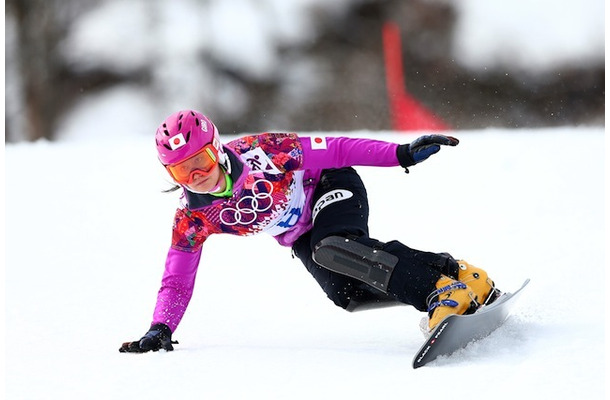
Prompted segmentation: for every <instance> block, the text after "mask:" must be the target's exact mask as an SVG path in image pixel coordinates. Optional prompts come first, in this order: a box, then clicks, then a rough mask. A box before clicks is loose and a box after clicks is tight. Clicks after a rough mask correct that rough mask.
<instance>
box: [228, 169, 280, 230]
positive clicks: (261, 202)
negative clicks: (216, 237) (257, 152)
mask: <svg viewBox="0 0 610 400" xmlns="http://www.w3.org/2000/svg"><path fill="white" fill-rule="evenodd" d="M259 184H263V185H264V186H267V187H266V188H265V189H268V190H267V191H261V190H259V189H258V187H259ZM252 193H253V194H254V196H244V197H242V198H241V199H240V200H239V201H238V202H237V203H236V204H235V207H227V208H224V209H223V210H222V211H221V212H220V221H221V222H222V223H223V224H225V225H228V226H233V225H237V224H240V225H248V224H251V223H253V222H255V221H256V220H257V218H258V213H260V212H265V211H267V210H269V209H270V208H271V206H272V205H273V197H272V196H271V194H272V193H273V185H272V184H271V182H269V181H268V180H266V179H259V180H257V181H256V182H254V184H253V185H252Z"/></svg>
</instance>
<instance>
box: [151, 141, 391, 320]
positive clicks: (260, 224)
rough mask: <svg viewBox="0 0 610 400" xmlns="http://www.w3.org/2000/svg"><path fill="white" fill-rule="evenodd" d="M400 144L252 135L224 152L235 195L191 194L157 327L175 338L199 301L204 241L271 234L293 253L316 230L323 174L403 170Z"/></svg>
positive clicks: (182, 212)
mask: <svg viewBox="0 0 610 400" xmlns="http://www.w3.org/2000/svg"><path fill="white" fill-rule="evenodd" d="M397 146H398V145H397V144H395V143H388V142H383V141H378V140H371V139H355V138H346V137H322V136H318V137H316V136H314V137H299V136H298V135H296V134H294V133H263V134H260V135H253V136H246V137H243V138H240V139H237V140H234V141H232V142H230V143H227V144H226V145H225V146H224V147H225V150H226V151H227V153H229V156H230V159H231V165H232V168H231V169H232V170H231V177H232V179H233V196H232V197H230V198H216V197H213V196H211V195H200V194H194V193H191V192H188V191H187V190H186V189H185V192H184V196H183V202H184V204H183V206H182V207H180V208H178V210H177V211H176V216H175V220H174V226H173V234H172V245H171V248H170V250H169V252H168V254H167V259H166V262H165V272H164V274H163V278H162V281H161V289H160V290H159V294H158V296H157V304H156V307H155V310H154V314H153V324H154V323H164V324H166V325H168V326H169V328H170V329H171V330H172V332H174V331H175V329H176V327H177V326H178V324H179V323H180V320H181V319H182V317H183V315H184V312H185V311H186V308H187V306H188V303H189V301H190V299H191V296H192V294H193V288H194V284H195V276H196V274H197V269H198V266H199V261H200V258H201V248H202V245H203V243H204V242H205V240H206V239H207V238H208V237H209V236H210V235H212V234H215V233H228V234H233V235H240V236H246V235H253V234H256V233H260V232H265V233H268V234H270V235H272V236H273V237H274V238H275V239H276V240H277V241H278V243H280V244H281V245H283V246H291V245H292V244H293V243H294V242H295V241H296V239H297V238H299V237H300V236H301V235H302V234H304V233H305V232H307V231H308V230H309V229H311V226H312V216H311V209H312V196H313V192H314V190H315V187H316V185H317V183H318V180H319V178H320V173H321V171H322V170H323V169H328V168H341V167H349V166H357V165H361V166H378V167H392V166H398V165H399V162H398V159H397V158H396V147H397Z"/></svg>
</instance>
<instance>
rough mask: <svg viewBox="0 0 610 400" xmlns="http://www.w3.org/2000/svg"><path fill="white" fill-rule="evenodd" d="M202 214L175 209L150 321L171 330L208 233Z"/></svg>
mask: <svg viewBox="0 0 610 400" xmlns="http://www.w3.org/2000/svg"><path fill="white" fill-rule="evenodd" d="M208 226H209V224H208V223H207V220H206V219H205V216H204V215H203V214H202V213H200V212H196V211H190V210H188V209H185V208H179V209H178V210H176V216H175V217H174V226H173V230H172V246H171V248H170V250H169V252H168V253H167V259H166V261H165V271H164V272H163V278H162V279H161V289H159V293H158V295H157V305H156V306H155V311H154V313H153V324H155V323H164V324H166V325H167V326H169V328H170V329H171V331H172V332H173V331H174V330H175V329H176V327H177V326H178V324H179V323H180V320H181V319H182V316H183V315H184V312H185V311H186V308H187V306H188V304H189V301H190V300H191V296H192V295H193V288H194V286H195V277H196V275H197V268H198V267H199V260H200V259H201V246H202V245H203V242H204V241H205V240H206V239H207V237H208V236H209V234H210V230H209V228H208Z"/></svg>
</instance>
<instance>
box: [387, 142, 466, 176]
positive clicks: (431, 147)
mask: <svg viewBox="0 0 610 400" xmlns="http://www.w3.org/2000/svg"><path fill="white" fill-rule="evenodd" d="M459 142H460V141H459V140H457V139H456V138H454V137H451V136H444V135H425V136H420V137H418V138H417V139H415V140H414V141H413V142H412V143H410V144H401V145H399V146H398V148H397V149H396V157H397V158H398V162H399V163H400V165H401V166H402V167H403V168H404V169H405V172H406V173H407V174H408V173H409V169H408V168H407V167H410V166H412V165H415V164H417V163H420V162H422V161H424V160H425V159H427V158H428V157H430V156H431V155H432V154H434V153H438V151H439V150H440V149H441V145H445V146H457V145H458V143H459Z"/></svg>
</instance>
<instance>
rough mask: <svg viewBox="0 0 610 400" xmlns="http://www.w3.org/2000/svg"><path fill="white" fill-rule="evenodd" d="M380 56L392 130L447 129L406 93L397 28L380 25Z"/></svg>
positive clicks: (444, 124) (388, 23) (395, 26)
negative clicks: (381, 55)
mask: <svg viewBox="0 0 610 400" xmlns="http://www.w3.org/2000/svg"><path fill="white" fill-rule="evenodd" d="M382 36H383V54H384V63H385V70H386V85H387V91H388V102H389V105H390V117H391V120H392V128H393V129H394V130H395V131H418V130H432V131H440V130H449V126H448V125H447V124H446V123H445V122H443V121H442V120H441V119H440V118H438V117H437V116H436V115H434V113H433V112H432V111H430V110H429V109H427V108H426V107H425V106H424V105H423V104H421V103H420V102H419V101H418V100H417V99H416V98H414V97H413V96H411V94H409V93H408V92H407V90H406V87H405V82H404V70H403V65H402V43H401V40H400V28H399V27H398V25H396V23H394V22H386V23H385V24H384V25H383V31H382Z"/></svg>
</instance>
